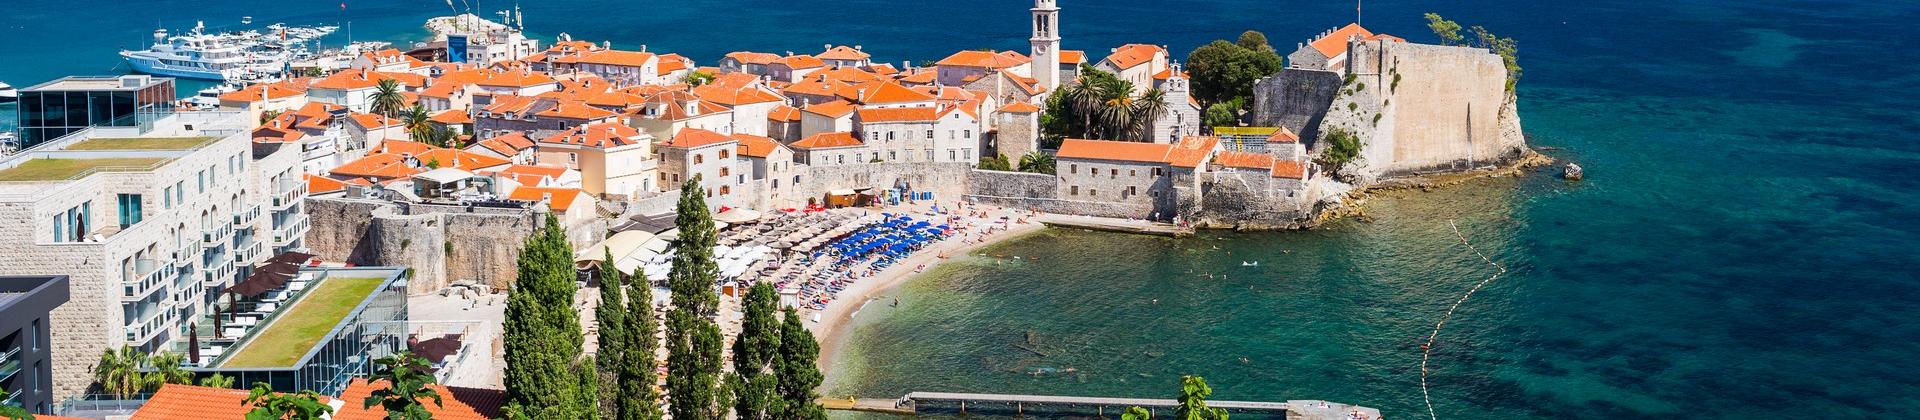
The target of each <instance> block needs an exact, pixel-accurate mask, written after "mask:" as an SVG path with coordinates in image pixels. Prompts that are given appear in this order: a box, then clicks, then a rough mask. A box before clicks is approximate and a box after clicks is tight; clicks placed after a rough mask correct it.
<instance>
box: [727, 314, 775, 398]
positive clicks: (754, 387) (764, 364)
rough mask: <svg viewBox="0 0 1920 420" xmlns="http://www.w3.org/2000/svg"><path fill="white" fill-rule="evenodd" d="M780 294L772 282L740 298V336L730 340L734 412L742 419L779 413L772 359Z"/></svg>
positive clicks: (729, 384)
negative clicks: (775, 290)
mask: <svg viewBox="0 0 1920 420" xmlns="http://www.w3.org/2000/svg"><path fill="white" fill-rule="evenodd" d="M779 299H780V297H779V295H778V293H777V292H774V290H773V285H772V284H769V283H759V284H755V285H753V288H751V289H749V290H748V291H747V296H746V298H745V299H744V300H742V301H741V304H740V306H741V313H742V315H743V318H742V319H741V321H740V336H739V337H738V338H736V339H735V340H734V341H733V372H734V376H731V377H729V378H728V387H729V388H732V390H733V397H734V406H733V409H734V414H735V415H736V416H738V417H739V418H741V419H748V420H751V419H770V418H774V417H775V416H777V415H779V414H780V411H781V406H782V405H783V404H781V402H782V401H781V398H780V392H779V387H778V385H779V380H778V379H777V378H776V377H775V375H774V374H773V373H774V361H775V360H777V359H778V358H779V357H780V319H779V318H778V317H777V316H776V315H775V313H776V312H778V311H779V309H778V305H779Z"/></svg>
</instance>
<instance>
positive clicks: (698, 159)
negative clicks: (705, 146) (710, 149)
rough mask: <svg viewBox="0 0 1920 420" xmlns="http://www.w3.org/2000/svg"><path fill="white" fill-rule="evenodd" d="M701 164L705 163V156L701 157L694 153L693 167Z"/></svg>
mask: <svg viewBox="0 0 1920 420" xmlns="http://www.w3.org/2000/svg"><path fill="white" fill-rule="evenodd" d="M702 163H707V158H706V156H701V155H700V154H698V153H695V154H694V155H693V164H695V165H699V164H702Z"/></svg>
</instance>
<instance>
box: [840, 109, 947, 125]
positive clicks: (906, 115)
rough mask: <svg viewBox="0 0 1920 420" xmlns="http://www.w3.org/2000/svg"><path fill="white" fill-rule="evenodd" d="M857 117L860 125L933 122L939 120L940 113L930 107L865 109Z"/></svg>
mask: <svg viewBox="0 0 1920 420" xmlns="http://www.w3.org/2000/svg"><path fill="white" fill-rule="evenodd" d="M858 113H859V116H858V117H857V118H858V119H859V120H860V122H862V123H868V124H871V123H890V122H909V121H933V120H937V119H940V112H939V110H937V109H934V108H933V107H930V106H920V107H912V108H866V109H861V110H860V111H859V112H858Z"/></svg>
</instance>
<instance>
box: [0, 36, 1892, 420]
mask: <svg viewBox="0 0 1920 420" xmlns="http://www.w3.org/2000/svg"><path fill="white" fill-rule="evenodd" d="M338 3H339V2H338V1H334V0H318V1H316V0H296V1H284V2H272V3H262V2H251V1H237V0H217V1H182V0H163V1H139V2H132V1H103V0H81V1H67V2H51V1H24V0H14V1H8V2H5V3H4V4H0V9H4V10H0V80H4V81H7V82H10V83H13V84H15V85H21V86H24V85H30V84H33V83H37V82H40V81H43V80H46V79H50V78H54V77H57V76H60V75H64V74H101V73H109V72H114V71H116V67H115V66H116V65H117V64H118V60H117V57H115V56H114V55H113V53H114V51H115V50H117V49H118V48H120V47H123V46H134V45H137V44H138V43H139V42H141V41H143V40H144V39H145V38H146V37H147V34H148V33H149V32H150V31H151V30H152V29H153V27H154V25H155V24H156V21H157V23H159V24H163V25H166V26H168V27H170V28H175V29H179V28H183V27H189V26H192V20H193V19H206V20H208V21H209V25H210V26H218V25H223V24H235V23H237V22H238V17H239V16H242V15H251V16H253V17H254V18H255V20H256V22H259V23H269V22H275V21H286V22H289V23H295V24H315V23H331V22H337V21H339V20H342V17H341V16H342V15H341V13H340V12H339V4H338ZM349 3H350V4H349V11H350V14H349V16H351V18H352V20H353V21H354V36H355V37H356V38H361V39H369V38H371V39H386V40H396V41H397V40H406V39H413V38H416V37H418V36H420V35H422V34H423V31H422V30H421V29H419V24H420V22H422V21H423V20H424V19H425V18H426V17H429V16H432V15H436V14H444V13H445V12H444V11H445V10H446V9H445V4H444V3H443V2H439V1H424V0H392V1H383V2H379V3H374V2H349ZM456 3H458V2H456ZM525 3H526V4H524V7H525V9H526V14H527V17H528V18H527V20H528V25H529V27H530V29H531V30H532V31H534V32H536V33H539V34H542V35H543V36H552V35H557V34H559V33H561V32H566V33H569V34H571V35H573V36H574V37H575V38H577V39H586V40H603V39H604V40H611V41H613V43H614V44H616V45H619V46H625V47H636V46H638V45H641V44H646V45H648V46H649V48H650V49H651V50H653V51H674V52H681V53H683V54H686V55H688V56H690V57H694V58H695V59H696V60H699V61H700V62H701V63H703V64H710V63H712V62H713V61H714V60H716V59H718V58H719V57H720V56H721V55H722V54H724V53H726V52H728V51H732V50H741V49H751V50H760V51H772V52H783V51H787V50H792V51H796V52H817V51H818V50H819V48H820V45H821V44H824V43H847V44H862V45H864V46H865V49H866V50H867V51H869V52H872V53H874V54H875V55H876V59H878V60H884V61H889V62H899V61H902V60H911V61H915V62H919V61H922V60H937V59H939V58H941V57H943V56H945V55H946V54H948V53H950V52H952V51H954V50H959V49H971V48H1013V49H1022V50H1024V49H1025V41H1024V40H1025V38H1026V34H1025V31H1026V22H1027V20H1026V14H1025V13H1026V12H1025V8H1026V7H1028V5H1029V3H1027V2H1022V1H1018V0H991V1H968V2H961V1H951V2H947V1H807V0H798V1H796V0H789V1H725V0H716V1H699V2H693V1H574V2H535V1H527V2H525ZM1062 3H1063V4H1062V6H1063V7H1064V8H1065V9H1066V11H1065V12H1064V15H1063V18H1062V32H1063V34H1064V35H1065V36H1066V38H1067V40H1066V47H1067V48H1072V49H1087V50H1096V51H1098V50H1104V49H1106V48H1110V47H1113V46H1117V45H1119V44H1122V43H1127V42H1150V43H1159V44H1166V45H1169V46H1171V47H1172V48H1173V49H1174V50H1175V51H1176V54H1178V55H1184V54H1185V52H1186V51H1188V50H1190V49H1192V48H1193V47H1195V46H1198V45H1200V44H1202V43H1204V42H1206V41H1209V40H1212V39H1215V38H1227V37H1232V36H1235V35H1236V34H1237V33H1238V32H1239V31H1241V30H1245V29H1258V30H1261V31H1264V32H1266V33H1267V34H1268V36H1269V38H1271V39H1272V40H1273V41H1274V43H1275V44H1276V45H1278V46H1281V47H1282V49H1288V48H1290V47H1291V45H1293V43H1294V42H1298V40H1299V39H1304V38H1305V37H1306V36H1308V35H1309V34H1311V33H1314V32H1318V31H1320V30H1323V29H1326V28H1327V27H1330V26H1334V25H1337V24H1341V23H1344V22H1347V21H1350V20H1352V11H1353V7H1352V6H1353V5H1352V4H1351V3H1348V2H1338V1H1276V0H1268V1H1188V2H1152V1H1138V0H1109V1H1097V2H1095V1H1072V0H1067V1H1062ZM507 5H508V3H505V2H499V3H497V4H484V5H483V7H484V8H486V9H493V8H497V7H505V6H507ZM1427 11H1436V12H1440V13H1442V14H1444V15H1447V16H1449V17H1452V18H1455V19H1457V20H1459V21H1461V22H1462V23H1463V24H1470V25H1471V24H1479V25H1484V26H1486V27H1487V28H1489V29H1491V30H1492V31H1494V32H1496V33H1499V34H1501V35H1504V36H1509V37H1513V38H1515V39H1517V40H1519V43H1520V51H1521V57H1522V61H1521V64H1522V65H1523V66H1524V67H1525V69H1526V73H1525V77H1524V79H1523V80H1522V82H1521V87H1520V92H1521V97H1522V100H1521V112H1522V116H1523V119H1524V121H1525V126H1526V129H1527V131H1528V133H1529V135H1530V136H1531V138H1532V141H1533V143H1534V144H1535V145H1537V146H1547V147H1552V148H1555V149H1556V150H1551V151H1548V153H1549V154H1552V155H1555V156H1558V157H1562V158H1565V159H1570V160H1573V161H1577V162H1579V163H1580V164H1582V165H1583V166H1585V167H1586V170H1587V173H1588V175H1589V177H1590V178H1589V180H1587V181H1585V182H1582V183H1577V184H1569V183H1565V182H1562V181H1559V180H1557V179H1554V178H1552V177H1550V176H1547V175H1545V174H1537V175H1534V176H1530V177H1524V178H1518V179H1514V178H1508V179H1499V180H1489V181H1484V182H1477V183H1474V184H1471V185H1468V186H1463V187H1459V188H1452V189H1448V190H1445V191H1440V192H1434V193H1410V194H1398V195H1394V196H1390V197H1387V198H1384V199H1380V200H1376V201H1374V202H1373V203H1372V204H1371V205H1370V210H1371V212H1372V213H1373V215H1374V216H1375V220H1374V221H1373V222H1371V223H1365V222H1357V221H1349V222H1341V223H1337V224H1335V225H1333V226H1331V227H1329V228H1327V229H1323V230H1318V231H1313V232H1304V233H1280V234H1206V235H1202V236H1201V237H1200V238H1196V239H1191V240H1177V241H1176V240H1169V239H1158V238H1141V237H1132V236H1120V235H1105V234H1093V233H1085V232H1073V231H1050V232H1046V233H1042V234H1039V235H1036V236H1033V237H1030V238H1028V239H1026V240H1022V241H1018V242H1014V243H1009V244H1005V245H1003V246H999V247H996V248H994V249H991V250H989V251H987V253H988V255H986V256H973V257H968V258H965V259H961V260H960V261H959V262H958V263H956V264H950V265H948V266H945V267H942V268H940V269H937V270H934V271H933V272H931V273H930V274H929V275H927V276H926V277H925V278H922V279H919V280H917V281H915V282H912V283H910V284H908V285H907V286H905V287H903V288H902V289H901V290H899V291H898V292H897V294H898V295H899V296H900V297H901V300H902V304H901V306H900V307H899V308H880V307H879V306H882V305H874V306H875V308H869V309H868V310H867V311H864V312H863V313H862V314H861V317H860V318H859V319H858V320H857V321H856V325H857V328H855V329H854V330H853V331H852V333H851V337H850V338H849V340H850V341H849V346H848V349H847V351H845V352H843V353H842V357H840V358H839V360H837V361H836V363H835V365H834V366H833V368H832V372H831V373H830V374H829V375H830V379H829V386H828V393H829V394H832V395H847V394H859V395H863V396H888V395H898V394H899V393H901V392H905V391H910V390H942V391H979V392H1033V393H1057V394H1083V395H1110V396H1166V395H1169V393H1171V392H1172V391H1173V390H1174V389H1175V385H1174V383H1175V381H1176V380H1177V378H1178V377H1179V375H1182V374H1199V375H1204V376H1207V377H1208V378H1209V380H1210V381H1211V382H1212V383H1213V384H1214V386H1215V389H1216V392H1217V397H1219V398H1230V399H1254V400H1275V399H1289V398H1314V399H1328V400H1336V401H1344V402H1352V403H1358V404H1363V405H1368V406H1374V407H1379V408H1381V409H1383V410H1385V411H1386V413H1387V414H1388V415H1389V416H1391V417H1393V418H1415V417H1425V416H1426V405H1425V403H1424V402H1423V400H1422V399H1421V392H1420V386H1419V383H1420V381H1419V376H1420V370H1419V361H1420V349H1419V345H1418V342H1419V341H1420V339H1421V338H1423V337H1425V336H1426V334H1427V332H1428V331H1429V330H1430V329H1431V328H1432V325H1433V323H1434V321H1436V320H1437V317H1438V316H1439V315H1440V314H1441V313H1442V312H1443V311H1445V310H1446V308H1447V306H1449V305H1451V304H1452V303H1453V302H1454V301H1455V300H1457V299H1458V298H1459V296H1460V295H1461V294H1462V293H1464V292H1465V291H1466V290H1467V289H1468V288H1469V287H1471V286H1472V285H1473V284H1474V283H1476V282H1478V281H1479V280H1481V279H1483V278H1485V277H1486V276H1488V275H1490V274H1492V269H1491V268H1490V267H1488V266H1487V265H1486V264H1485V263H1483V262H1481V261H1480V260H1479V259H1478V258H1477V257H1473V256H1472V255H1470V254H1468V251H1467V250H1466V248H1465V247H1463V246H1461V245H1460V244H1459V241H1458V239H1457V238H1456V237H1454V236H1453V231H1452V230H1451V229H1450V228H1449V227H1448V221H1449V220H1455V221H1457V223H1458V224H1459V226H1460V227H1461V229H1462V230H1463V231H1464V232H1465V233H1466V234H1467V235H1468V236H1470V237H1471V238H1472V240H1473V242H1474V244H1475V246H1477V247H1479V248H1480V249H1482V250H1485V251H1487V252H1488V254H1489V256H1490V257H1492V258H1493V259H1494V260H1496V261H1498V262H1500V263H1501V264H1504V265H1506V266H1508V267H1510V268H1511V269H1512V273H1510V274H1509V275H1508V276H1506V277H1502V278H1500V279H1499V280H1497V281H1495V282H1494V283H1492V284H1491V285H1489V286H1488V287H1487V288H1486V289H1484V290H1482V291H1481V292H1480V293H1479V294H1477V295H1475V296H1474V297H1473V299H1472V300H1469V301H1467V303H1466V304H1465V305H1463V306H1462V307H1461V309H1460V312H1459V313H1458V315H1457V316H1456V317H1455V318H1454V320H1453V322H1451V323H1449V324H1448V326H1447V328H1446V330H1445V331H1443V332H1442V334H1441V338H1440V344H1439V345H1438V346H1437V347H1436V351H1435V355H1434V358H1435V359H1434V362H1433V363H1434V365H1433V369H1434V370H1433V376H1432V378H1431V382H1432V384H1433V385H1434V388H1433V396H1434V404H1435V407H1436V411H1437V412H1438V414H1439V416H1440V417H1445V418H1648V417H1682V416H1684V417H1690V418H1778V417H1788V416H1796V417H1812V418H1913V417H1920V361H1916V355H1920V321H1916V320H1920V279H1916V275H1915V274H1914V273H1915V272H1916V270H1920V268H1916V267H1920V135H1916V134H1915V133H1920V111H1916V110H1920V49H1916V48H1915V46H1916V43H1915V41H1914V40H1915V39H1920V25H1916V24H1915V22H1920V3H1915V2H1912V1H1887V2H1869V1H1844V2H1843V1H1767V0H1762V1H1732V0H1668V1H1657V2H1656V1H1637V2H1627V1H1614V0H1598V1H1579V2H1543V1H1537V0H1503V1H1491V0H1468V1H1444V2H1443V1H1418V2H1416V1H1390V0H1377V1H1369V2H1367V13H1366V16H1367V17H1366V23H1367V25H1368V26H1369V27H1371V28H1373V29H1375V30H1378V31H1381V32H1387V33H1392V34H1397V35H1402V36H1406V37H1408V38H1410V39H1412V40H1415V41H1431V39H1432V37H1431V35H1429V34H1427V33H1426V32H1425V29H1424V27H1423V22H1422V21H1421V18H1420V13H1422V12H1427ZM342 35H343V36H338V37H335V38H333V39H330V40H329V42H335V43H337V42H339V41H340V40H342V39H343V38H344V34H342ZM1094 55H1095V56H1099V54H1094ZM190 92H191V90H189V89H183V93H190ZM4 112H5V108H0V113H4ZM1216 246H1217V247H1219V248H1221V249H1219V250H1215V249H1213V248H1214V247H1216ZM1228 252H1231V255H1228V254H1227V253H1228ZM996 255H998V256H999V257H996ZM1012 256H1021V257H1023V258H1022V259H1020V260H1012V259H1011V257H1012ZM1242 260H1260V261H1262V264H1261V267H1260V268H1257V269H1255V268H1242V267H1239V261H1242ZM1190 271H1191V272H1194V273H1197V274H1189V272H1190ZM1205 273H1214V274H1219V275H1222V276H1224V277H1222V278H1217V279H1207V278H1206V277H1204V276H1203V275H1199V274H1205ZM1153 299H1158V303H1153V301H1152V300H1153ZM1029 334H1031V335H1033V336H1034V337H1036V340H1037V341H1038V343H1039V346H1040V347H1042V348H1043V350H1045V351H1046V352H1047V353H1048V356H1045V357H1041V356H1037V355H1035V354H1033V353H1029V352H1027V351H1025V350H1021V349H1018V348H1015V347H1013V346H1012V344H1013V343H1017V342H1023V341H1025V340H1026V337H1027V336H1028V335H1029ZM1042 367H1052V368H1067V367H1072V368H1076V369H1078V373H1076V374H1073V375H1065V376H1058V375H1056V376H1041V377H1035V376H1032V375H1029V374H1027V372H1030V371H1032V370H1034V369H1038V368H1042Z"/></svg>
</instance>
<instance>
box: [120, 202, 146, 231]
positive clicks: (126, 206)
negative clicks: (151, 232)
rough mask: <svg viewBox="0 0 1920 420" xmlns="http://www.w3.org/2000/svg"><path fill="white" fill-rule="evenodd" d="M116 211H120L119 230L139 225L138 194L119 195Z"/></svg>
mask: <svg viewBox="0 0 1920 420" xmlns="http://www.w3.org/2000/svg"><path fill="white" fill-rule="evenodd" d="M117 209H118V210H119V211H120V228H121V229H126V228H127V227H128V226H133V225H135V224H138V223H140V217H141V214H140V194H120V196H119V206H117Z"/></svg>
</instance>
